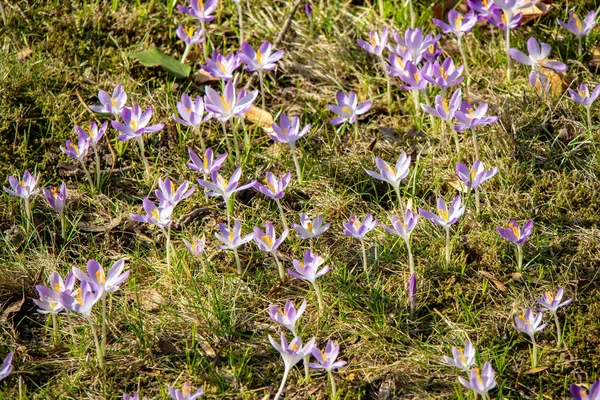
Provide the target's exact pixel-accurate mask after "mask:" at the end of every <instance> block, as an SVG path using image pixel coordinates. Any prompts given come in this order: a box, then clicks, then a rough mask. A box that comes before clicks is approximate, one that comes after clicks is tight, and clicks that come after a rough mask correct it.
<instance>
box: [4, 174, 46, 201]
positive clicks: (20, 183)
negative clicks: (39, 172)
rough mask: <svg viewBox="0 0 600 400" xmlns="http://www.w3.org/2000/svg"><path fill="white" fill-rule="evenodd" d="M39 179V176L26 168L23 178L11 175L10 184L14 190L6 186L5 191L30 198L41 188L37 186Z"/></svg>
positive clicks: (25, 198) (12, 194)
mask: <svg viewBox="0 0 600 400" xmlns="http://www.w3.org/2000/svg"><path fill="white" fill-rule="evenodd" d="M37 181H38V180H37V178H36V177H35V176H34V175H32V174H31V172H29V171H28V170H25V172H23V177H22V178H21V179H19V177H18V176H9V177H8V184H9V185H10V187H11V188H12V190H11V189H9V188H7V187H6V186H4V191H5V192H6V193H8V194H10V195H11V196H17V197H20V198H22V199H23V200H28V199H29V198H30V197H31V196H33V195H34V194H36V193H37V192H39V190H40V189H39V188H36V186H37Z"/></svg>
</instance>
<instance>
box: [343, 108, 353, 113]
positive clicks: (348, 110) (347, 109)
mask: <svg viewBox="0 0 600 400" xmlns="http://www.w3.org/2000/svg"><path fill="white" fill-rule="evenodd" d="M342 111H343V112H345V113H347V114H352V113H351V112H350V109H349V108H348V107H343V108H342Z"/></svg>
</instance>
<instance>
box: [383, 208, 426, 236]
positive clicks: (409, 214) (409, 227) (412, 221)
mask: <svg viewBox="0 0 600 400" xmlns="http://www.w3.org/2000/svg"><path fill="white" fill-rule="evenodd" d="M418 220H419V214H417V213H415V212H413V211H412V210H411V209H410V208H409V209H407V210H406V214H405V215H404V219H403V220H402V219H400V218H398V217H396V216H395V215H392V218H391V221H392V227H391V228H390V227H387V226H385V225H383V224H381V227H382V228H383V229H385V230H386V231H387V232H389V233H391V234H392V235H398V236H400V237H401V238H402V239H404V240H405V241H406V242H408V241H409V240H410V235H411V233H412V231H413V230H414V229H415V226H417V221H418Z"/></svg>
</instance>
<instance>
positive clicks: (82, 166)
mask: <svg viewBox="0 0 600 400" xmlns="http://www.w3.org/2000/svg"><path fill="white" fill-rule="evenodd" d="M79 163H80V164H81V169H83V172H85V177H86V178H87V180H88V183H89V184H90V189H91V190H92V193H94V192H95V190H96V186H95V185H94V181H93V180H92V175H90V171H89V170H88V169H87V168H86V167H85V164H84V163H83V160H79Z"/></svg>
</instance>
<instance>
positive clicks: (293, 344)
mask: <svg viewBox="0 0 600 400" xmlns="http://www.w3.org/2000/svg"><path fill="white" fill-rule="evenodd" d="M290 350H292V351H293V352H296V351H298V345H297V344H296V343H292V345H291V346H290Z"/></svg>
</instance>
